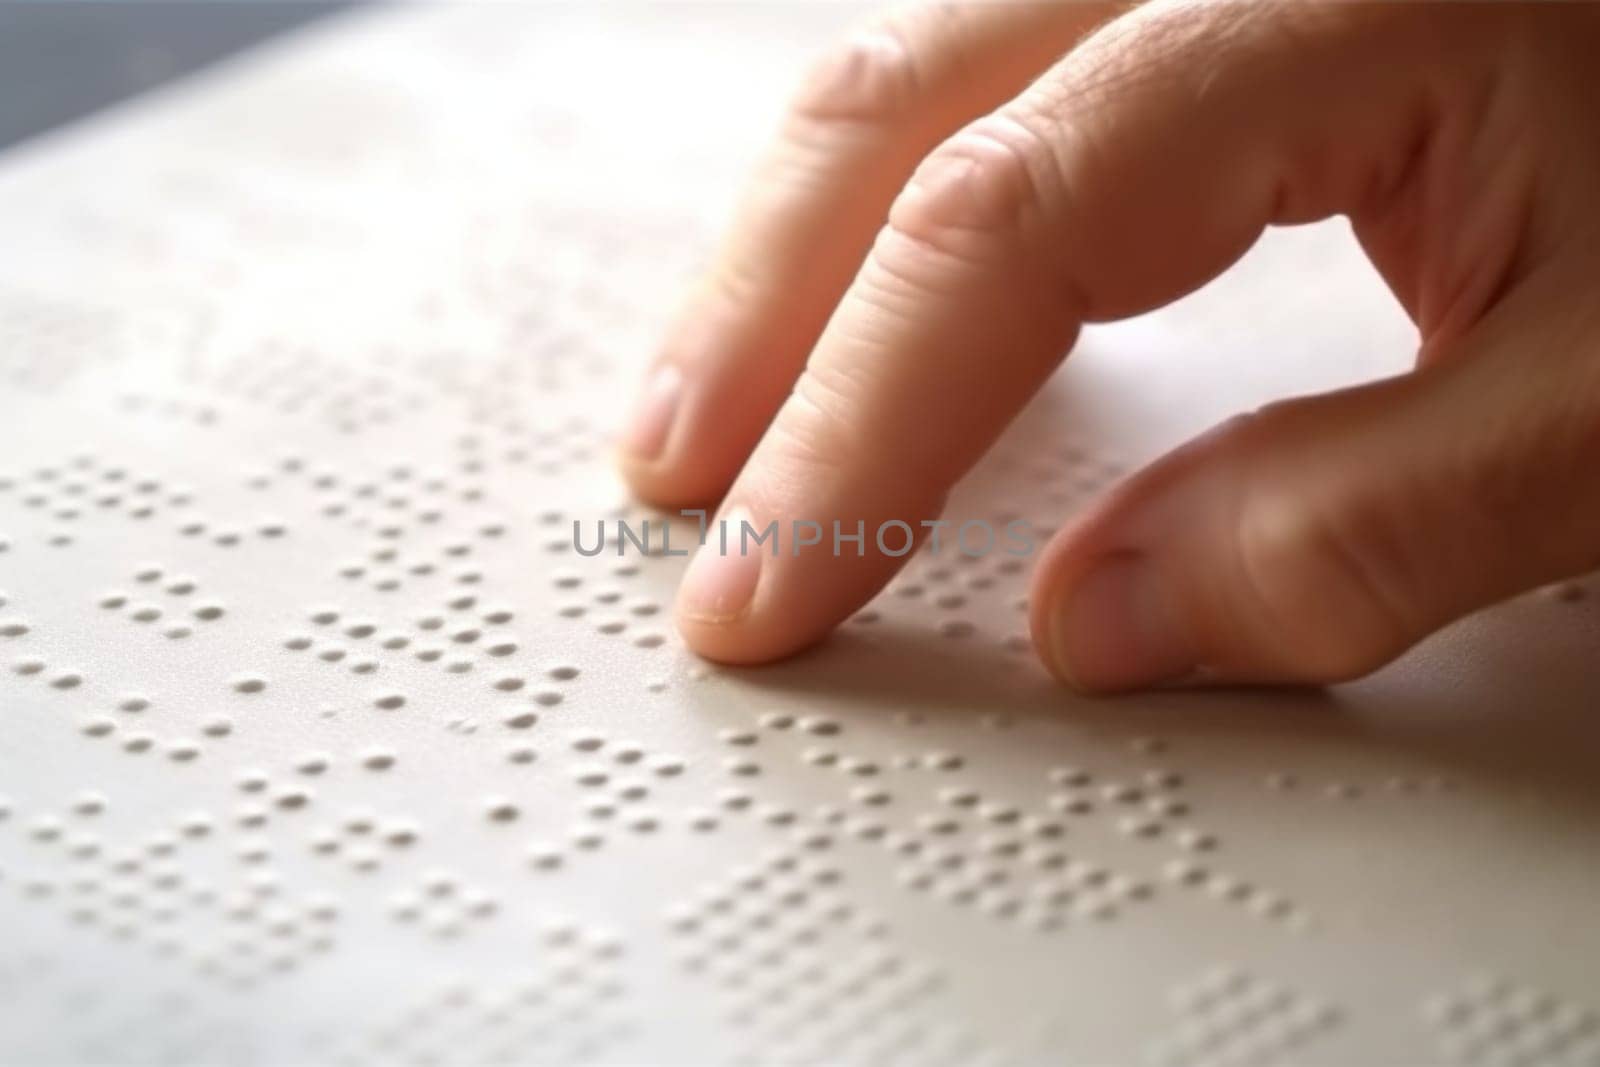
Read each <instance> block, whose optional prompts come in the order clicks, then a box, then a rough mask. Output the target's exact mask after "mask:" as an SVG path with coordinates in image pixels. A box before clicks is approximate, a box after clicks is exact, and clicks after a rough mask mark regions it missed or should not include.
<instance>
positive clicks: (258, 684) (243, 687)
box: [233, 675, 267, 693]
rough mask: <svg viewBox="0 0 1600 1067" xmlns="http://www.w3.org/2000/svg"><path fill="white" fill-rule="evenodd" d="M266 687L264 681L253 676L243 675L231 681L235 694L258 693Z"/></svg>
mask: <svg viewBox="0 0 1600 1067" xmlns="http://www.w3.org/2000/svg"><path fill="white" fill-rule="evenodd" d="M266 687H267V682H266V679H264V678H259V677H257V676H255V675H243V676H241V677H238V678H235V679H234V680H233V690H234V692H236V693H259V692H261V691H262V690H263V689H265V688H266Z"/></svg>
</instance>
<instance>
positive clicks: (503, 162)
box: [0, 5, 1600, 1065]
mask: <svg viewBox="0 0 1600 1067" xmlns="http://www.w3.org/2000/svg"><path fill="white" fill-rule="evenodd" d="M850 17H851V13H850V12H848V11H846V10H843V9H839V8H832V7H820V6H819V7H811V6H804V7H800V6H789V7H784V6H770V7H769V6H760V7H757V6H754V5H750V6H733V5H715V6H707V7H653V8H626V7H617V8H606V9H603V10H601V11H598V12H595V11H591V12H588V13H585V12H583V11H581V10H579V9H576V8H570V9H569V8H558V7H543V6H532V5H530V6H526V7H515V8H512V7H496V6H470V7H462V8H452V9H427V10H408V11H391V12H380V13H375V14H369V15H364V16H362V17H360V18H354V19H350V20H347V21H344V22H338V23H334V24H332V25H330V26H326V27H323V28H320V29H318V30H317V31H315V32H313V33H310V34H307V35H302V36H300V37H298V38H295V39H291V40H289V41H287V42H285V43H283V44H281V45H278V46H275V47H273V48H272V49H270V50H269V51H267V52H264V53H262V54H260V55H258V56H254V57H252V58H250V59H249V60H247V61H244V62H241V63H237V64H234V65H233V66H231V67H229V68H227V69H224V70H221V71H218V72H215V73H213V74H208V75H206V76H204V77H202V78H200V79H198V80H195V81H193V82H190V83H187V84H186V85H184V86H181V87H179V88H176V89H174V90H172V91H169V92H166V93H164V94H161V95H159V96H157V97H154V98H152V99H149V100H147V101H144V102H140V103H137V104H134V105H132V106H129V107H124V108H122V109H120V110H119V111H117V112H114V113H112V114H110V115H108V116H106V117H104V118H102V119H100V120H97V121H96V122H94V123H92V124H90V125H87V126H84V127H81V128H79V129H76V130H72V131H69V132H66V133H64V134H61V135H59V136H54V137H51V138H47V139H45V140H43V141H40V142H37V143H35V144H34V145H32V146H30V147H28V148H27V149H25V150H22V151H19V152H15V153H12V154H11V155H10V156H9V157H8V158H5V159H0V234H3V235H4V236H3V237H0V944H3V945H4V952H3V953H0V1061H3V1062H7V1063H24V1062H29V1063H32V1062H74V1063H91V1062H92V1063H173V1062H215V1063H321V1062H350V1063H369V1062H370V1063H377V1064H387V1063H394V1062H414V1063H430V1062H432V1063H454V1062H496V1061H504V1062H538V1063H567V1062H588V1063H683V1064H701V1063H722V1062H753V1063H775V1062H797V1063H828V1064H841V1063H861V1064H887V1063H906V1064H917V1065H924V1064H934V1063H963V1064H964V1063H1018V1064H1034V1063H1039V1064H1043V1063H1069V1062H1070V1063H1132V1062H1146V1061H1150V1062H1159V1063H1181V1064H1208V1063H1217V1064H1222V1063H1307V1064H1350V1063H1407V1064H1410V1063H1427V1062H1452V1061H1463V1062H1490V1063H1501V1062H1508V1063H1509V1062H1516V1063H1589V1064H1593V1063H1600V1023H1597V1020H1596V1017H1595V1015H1594V1014H1592V1013H1593V1012H1594V1011H1595V1009H1597V1008H1600V993H1597V989H1600V982H1597V970H1596V961H1597V960H1600V921H1597V920H1600V914H1597V911H1600V903H1597V902H1600V896H1597V892H1596V887H1597V886H1600V862H1597V845H1600V831H1597V826H1600V823H1597V820H1596V806H1597V795H1596V787H1595V784H1594V783H1595V760H1596V754H1597V751H1600V745H1597V742H1600V726H1597V717H1596V708H1597V699H1596V698H1597V697H1600V677H1597V673H1600V672H1597V669H1596V649H1597V648H1600V645H1597V643H1596V642H1597V638H1600V634H1597V627H1596V621H1597V613H1596V607H1595V605H1596V602H1597V600H1596V597H1597V596H1600V589H1597V588H1596V587H1595V586H1594V585H1593V584H1585V583H1579V584H1578V585H1576V586H1574V587H1571V588H1570V589H1569V590H1567V591H1566V592H1565V593H1563V594H1560V595H1548V594H1535V595H1532V596H1529V597H1525V598H1522V599H1520V600H1518V601H1516V602H1513V603H1510V604H1507V605H1505V606H1503V607H1501V608H1499V609H1497V610H1495V611H1493V612H1491V613H1488V614H1486V615H1484V616H1480V617H1478V618H1475V619H1473V620H1469V621H1468V622H1466V623H1464V624H1462V625H1459V626H1457V627H1455V628H1453V629H1452V630H1451V631H1449V632H1447V633H1446V634H1444V635H1441V636H1440V637H1438V638H1436V639H1435V640H1433V641H1431V642H1429V643H1428V644H1427V645H1425V646H1423V647H1422V648H1421V649H1419V650H1417V651H1416V652H1415V653H1413V654H1412V655H1410V656H1408V657H1407V658H1406V659H1405V660H1403V661H1402V662H1400V663H1398V664H1396V665H1395V666H1393V667H1392V668H1390V669H1388V670H1386V671H1384V672H1382V673H1381V674H1379V675H1378V676H1376V677H1374V678H1372V679H1369V680H1367V681H1365V682H1363V683H1360V684H1356V685H1351V686H1346V687H1342V688H1339V689H1336V690H1332V691H1329V692H1325V693H1284V692H1277V693H1213V694H1207V695H1200V696H1193V695H1177V694H1172V695H1162V696H1155V697H1147V698H1139V699H1132V700H1124V701H1118V702H1111V703H1095V702H1091V701H1085V700H1080V699H1077V698H1074V697H1072V696H1070V695H1068V694H1065V693H1063V692H1061V691H1060V690H1059V689H1057V688H1055V687H1053V686H1052V685H1050V684H1049V683H1048V681H1047V680H1046V678H1045V677H1044V675H1043V672H1042V671H1041V670H1040V669H1039V667H1038V666H1037V665H1036V664H1035V662H1034V660H1033V658H1032V655H1031V653H1030V652H1029V651H1028V650H1027V648H1026V645H1025V643H1024V641H1025V618H1024V612H1023V611H1022V610H1021V606H1020V598H1021V597H1022V596H1023V595H1024V592H1025V588H1026V585H1025V583H1026V573H1025V570H1022V569H1019V568H1016V567H1014V566H1012V565H1010V564H1008V563H1007V562H1006V560H1005V558H1004V557H990V558H987V559H984V560H976V561H974V560H967V559H964V558H962V557H960V556H941V557H939V558H927V557H923V558H919V559H918V560H917V561H916V562H915V563H914V564H913V565H912V566H911V567H909V568H908V569H907V571H906V572H905V574H904V575H903V576H901V577H900V578H899V579H897V580H896V581H895V583H894V584H893V585H892V586H891V588H890V589H889V590H888V591H887V592H886V593H885V594H884V595H883V596H882V597H881V598H880V599H879V601H878V602H877V603H875V604H873V605H872V606H871V607H870V608H869V609H868V610H867V611H866V612H864V613H863V614H862V616H861V617H860V618H858V619H856V620H854V621H852V622H851V623H849V624H847V625H846V626H845V627H844V628H843V629H842V631H841V632H840V634H839V635H838V636H837V637H836V638H834V639H833V640H831V641H830V642H829V643H828V644H826V645H825V646H824V647H822V648H820V649H818V650H817V651H815V652H813V653H811V654H809V655H807V656H805V657H802V658H800V659H798V660H795V661H793V662H790V663H787V664H783V665H780V666H777V667H774V668H771V669H767V670H760V671H728V670H721V669H717V668H713V667H708V666H706V665H702V664H700V663H698V662H697V661H696V660H694V659H693V657H691V656H689V655H688V654H687V653H686V652H685V651H684V650H683V649H682V647H681V645H680V643H679V641H678V640H677V638H676V636H675V635H674V633H673V631H672V627H671V623H670V619H669V617H668V616H669V606H670V603H671V595H672V590H673V588H674V585H675V582H676V579H677V577H678V575H679V573H680V572H681V566H682V561H681V560H677V559H661V558H639V557H637V556H630V557H629V558H626V559H620V560H619V559H617V558H615V557H601V558H595V559H584V558H580V557H578V556H576V555H575V554H574V553H572V552H571V550H570V543H571V523H572V521H573V520H574V519H581V520H583V521H585V522H592V521H593V520H594V519H596V518H598V517H601V516H606V517H617V516H629V515H633V516H636V517H642V513H637V512H635V511H633V510H631V509H630V507H629V505H628V503H627V501H626V498H625V496H624V495H623V493H622V491H621V489H620V487H619V486H618V483H617V482H616V480H615V478H614V476H613V475H612V474H611V472H610V470H609V467H608V460H607V449H608V445H607V440H608V437H609V435H610V433H611V432H612V431H613V430H614V428H615V426H616V423H617V419H618V416H619V411H620V408H621V406H622V403H623V402H624V401H625V399H626V397H627V396H628V395H629V394H631V392H632V388H633V383H634V379H635V377H636V375H637V370H638V368H639V366H640V365H641V363H642V361H643V360H644V359H645V358H646V357H647V355H648V353H649V351H650V346H651V343H652V340H653V338H654V336H655V335H656V333H657V331H658V330H659V329H660V327H661V325H662V324H663V322H664V320H665V317H666V315H667V314H668V312H669V310H670V307H671V304H672V301H673V300H674V299H675V297H676V295H677V293H678V292H679V291H680V289H681V286H682V284H683V283H684V281H685V280H686V279H687V278H688V277H690V276H691V274H692V271H693V268H694V265H695V263H696V261H697V260H698V259H699V258H701V257H703V256H704V255H705V254H706V251H707V250H708V248H709V247H710V242H711V241H712V240H713V239H714V236H715V232H716V228H717V226H718V225H719V224H720V223H721V222H722V221H723V220H724V219H725V217H726V215H727V212H728V207H729V198H730V196H731V195H732V192H733V191H734V190H735V189H736V188H737V184H738V181H739V179H740V177H741V176H742V174H743V172H744V169H745V167H746V165H747V164H748V162H749V160H750V157H751V155H752V153H753V152H754V151H755V150H756V149H757V147H758V146H759V144H760V141H761V138H762V135H763V133H764V131H765V130H766V129H767V128H768V127H769V125H770V124H771V122H772V121H773V119H774V118H775V116H776V115H777V113H778V109H779V107H780V105H781V102H782V99H783V95H784V93H785V92H786V90H787V88H788V86H789V85H790V84H792V82H793V80H794V78H795V77H796V75H797V74H798V72H799V71H800V69H801V67H802V65H803V63H804V61H805V59H806V57H807V55H809V54H810V53H812V52H813V51H815V50H816V49H817V48H819V47H821V46H822V44H824V43H825V42H826V41H827V40H828V39H829V38H830V37H831V36H832V35H833V34H835V33H836V32H837V31H838V30H839V29H840V28H841V26H843V25H844V24H846V23H847V22H848V21H849V19H850ZM1413 345H1414V338H1413V336H1412V334H1411V330H1410V328H1409V326H1408V324H1407V323H1406V322H1405V320H1404V319H1403V317H1402V316H1401V315H1400V314H1399V312H1398V311H1397V309H1396V308H1395V307H1394V305H1393V301H1392V300H1391V299H1390V298H1389V296H1388V295H1387V294H1386V293H1385V292H1384V291H1383V289H1382V287H1381V286H1380V285H1379V284H1378V282H1377V281H1376V280H1375V279H1374V278H1373V277H1372V276H1371V274H1370V273H1369V272H1368V271H1367V270H1366V268H1365V267H1364V265H1363V264H1362V262H1361V260H1360V258H1359V255H1358V253H1357V250H1356V249H1355V246H1354V243H1353V242H1352V241H1351V239H1350V238H1349V235H1348V232H1347V230H1346V229H1345V228H1344V227H1343V226H1342V225H1339V224H1329V225H1327V226H1322V227H1314V228H1309V229H1305V230H1300V231H1293V232H1286V233H1277V234H1273V235H1271V236H1270V237H1269V239H1267V240H1266V241H1264V242H1263V244H1262V245H1261V246H1259V247H1258V248H1257V249H1256V250H1255V251H1253V252H1252V253H1251V254H1250V256H1249V257H1247V259H1246V260H1245V261H1244V262H1243V263H1241V264H1240V265H1239V266H1238V267H1237V268H1236V269H1235V270H1234V271H1232V272H1230V274H1229V275H1228V276H1227V277H1226V278H1224V279H1223V280H1222V281H1221V282H1219V283H1218V284H1216V285H1215V286H1213V287H1211V288H1208V289H1207V290H1206V291H1204V292H1203V293H1201V294H1199V295H1197V296H1195V297H1193V298H1191V299H1189V300H1186V301H1184V302H1183V303H1182V304H1180V305H1179V306H1177V307H1175V308H1173V309H1170V310H1168V311H1166V312H1163V313H1161V314H1158V315H1153V316H1149V317H1147V318H1144V319H1141V320H1137V321H1134V322H1130V323H1126V324H1122V325H1118V326H1113V327H1104V328H1098V329H1095V330H1092V331H1090V332H1089V334H1088V335H1087V336H1086V337H1085V339H1084V340H1083V342H1082V343H1081V345H1080V348H1079V352H1078V353H1077V354H1076V355H1075V357H1074V358H1073V360H1072V361H1071V362H1070V363H1069V364H1068V365H1067V367H1066V368H1065V369H1064V371H1063V372H1062V374H1061V375H1060V376H1059V377H1058V379H1057V380H1056V381H1055V382H1053V383H1052V385H1051V387H1050V389H1049V390H1048V392H1047V393H1046V395H1044V396H1043V397H1041V398H1040V400H1039V401H1038V402H1037V403H1036V404H1035V405H1034V406H1033V407H1032V408H1030V410H1029V411H1028V412H1027V413H1026V414H1025V415H1024V417H1023V418H1022V419H1021V420H1019V422H1018V425H1017V426H1016V428H1015V430H1014V431H1013V432H1012V433H1010V434H1009V435H1008V436H1007V437H1006V439H1005V440H1004V441H1003V442H1002V444H1001V445H1000V447H998V448H997V449H996V451H995V453H994V454H993V456H992V457H991V458H990V459H989V460H988V461H986V462H985V464H984V465H983V467H982V468H981V469H980V470H979V471H978V472H976V473H975V474H974V475H973V477H972V478H970V479H969V480H968V482H967V483H966V484H965V485H964V486H963V487H962V488H961V490H960V491H959V492H958V493H957V495H956V498H955V500H954V503H953V505H952V511H951V514H952V515H953V516H955V517H963V516H981V517H990V518H998V517H1004V516H1013V515H1015V516H1022V517H1025V518H1027V519H1028V520H1029V521H1031V522H1033V523H1035V524H1037V525H1038V526H1039V527H1041V528H1049V527H1053V526H1054V525H1056V524H1057V523H1059V522H1060V520H1061V518H1062V517H1063V516H1065V515H1067V514H1069V513H1070V512H1071V510H1072V509H1073V508H1074V507H1076V506H1078V505H1079V504H1081V503H1082V501H1084V500H1085V499H1086V498H1087V497H1088V496H1089V495H1090V494H1092V493H1093V492H1094V491H1095V490H1096V489H1098V488H1099V487H1101V486H1103V485H1105V484H1107V483H1108V482H1109V481H1110V480H1111V479H1113V478H1114V477H1115V476H1117V475H1118V474H1119V473H1122V472H1124V471H1126V470H1129V469H1131V468H1132V467H1133V466H1135V465H1137V464H1138V463H1141V462H1143V461H1145V460H1147V459H1148V458H1150V457H1151V456H1153V455H1155V454H1157V452H1158V451H1159V450H1160V449H1162V448H1165V447H1169V446H1171V445H1173V444H1175V443H1177V442H1179V441H1181V440H1182V439H1184V438H1185V437H1187V436H1189V435H1191V434H1193V433H1195V432H1198V431H1200V430H1202V429H1204V428H1205V427H1206V426H1208V425H1210V424H1211V423H1213V422H1215V421H1217V420H1218V419H1221V418H1223V417H1226V416H1227V415H1229V414H1231V413H1234V412H1237V411H1241V410H1247V409H1248V408H1250V407H1252V406H1254V405H1257V404H1259V403H1262V402H1264V401H1266V400H1268V399H1271V398H1273V397H1275V396H1281V395H1286V394H1289V393H1293V392H1300V391H1309V390H1314V389H1319V388H1326V387H1331V386H1334V385H1339V384H1344V383H1348V382H1352V381H1356V380H1360V379H1362V378H1366V377H1370V376H1373V375H1375V374H1383V373H1394V372H1398V371H1400V370H1402V369H1403V368H1404V367H1405V366H1406V365H1407V362H1408V360H1409V353H1410V352H1411V350H1412V347H1413Z"/></svg>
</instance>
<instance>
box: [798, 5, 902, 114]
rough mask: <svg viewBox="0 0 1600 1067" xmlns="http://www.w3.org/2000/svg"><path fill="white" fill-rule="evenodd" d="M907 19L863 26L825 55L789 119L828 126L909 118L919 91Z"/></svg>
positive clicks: (804, 83)
mask: <svg viewBox="0 0 1600 1067" xmlns="http://www.w3.org/2000/svg"><path fill="white" fill-rule="evenodd" d="M905 18H906V16H899V17H890V18H886V19H882V20H879V21H877V22H875V23H872V24H869V25H867V26H863V27H861V28H860V29H857V30H856V31H854V32H853V33H851V34H850V35H849V36H847V37H845V38H844V40H842V41H841V42H839V43H838V44H836V45H834V46H833V47H832V48H830V49H829V50H828V51H827V52H825V53H823V55H822V57H821V58H820V59H819V60H817V61H816V63H814V64H813V65H812V67H811V70H810V71H809V73H808V74H807V76H806V77H805V79H804V80H803V81H802V82H801V86H800V90H799V91H798V92H797V93H796V94H795V97H794V100H793V102H792V104H791V106H790V113H791V116H792V117H793V118H797V119H800V120H802V121H814V122H825V123H833V122H868V123H888V122H892V121H894V120H895V119H897V118H900V117H901V116H903V115H905V114H906V113H907V111H908V110H909V109H910V108H911V106H912V104H913V102H914V101H915V100H916V99H917V97H918V95H919V93H920V79H919V76H918V70H917V60H916V56H915V52H914V50H913V48H912V45H911V40H912V36H911V35H910V34H909V33H908V32H907V29H906V26H905Z"/></svg>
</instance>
